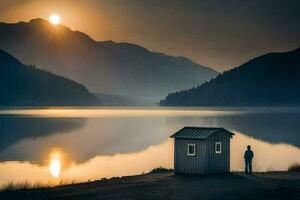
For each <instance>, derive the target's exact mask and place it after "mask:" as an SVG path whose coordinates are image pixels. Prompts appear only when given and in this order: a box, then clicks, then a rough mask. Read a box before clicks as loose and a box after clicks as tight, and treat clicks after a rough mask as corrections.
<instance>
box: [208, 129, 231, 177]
mask: <svg viewBox="0 0 300 200" xmlns="http://www.w3.org/2000/svg"><path fill="white" fill-rule="evenodd" d="M230 138H231V136H230V135H229V134H226V133H224V132H222V131H219V132H217V133H214V134H212V135H211V136H209V137H208V138H207V139H206V158H205V165H206V166H205V169H206V170H205V173H206V174H215V173H226V172H229V171H230ZM216 142H221V143H222V147H221V148H222V153H216V152H215V145H216Z"/></svg>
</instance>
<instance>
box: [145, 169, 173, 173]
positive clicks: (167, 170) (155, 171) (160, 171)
mask: <svg viewBox="0 0 300 200" xmlns="http://www.w3.org/2000/svg"><path fill="white" fill-rule="evenodd" d="M165 172H173V169H167V168H163V167H157V168H154V169H152V170H150V171H149V174H157V173H165Z"/></svg>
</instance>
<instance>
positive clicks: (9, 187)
mask: <svg viewBox="0 0 300 200" xmlns="http://www.w3.org/2000/svg"><path fill="white" fill-rule="evenodd" d="M44 187H49V186H47V185H43V184H40V183H36V184H31V183H29V182H24V183H14V182H9V183H6V184H4V185H3V186H2V187H1V188H0V192H12V191H17V190H29V189H38V188H44Z"/></svg>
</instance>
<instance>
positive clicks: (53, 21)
mask: <svg viewBox="0 0 300 200" xmlns="http://www.w3.org/2000/svg"><path fill="white" fill-rule="evenodd" d="M49 21H50V23H51V24H54V25H58V24H59V23H60V16H59V15H58V14H52V15H50V17H49Z"/></svg>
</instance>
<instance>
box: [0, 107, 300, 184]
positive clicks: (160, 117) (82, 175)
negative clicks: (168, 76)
mask: <svg viewBox="0 0 300 200" xmlns="http://www.w3.org/2000/svg"><path fill="white" fill-rule="evenodd" d="M184 126H203V127H224V128H226V129H228V130H230V131H233V132H234V133H235V136H233V139H232V140H231V166H230V168H231V171H242V170H243V167H244V166H243V164H244V163H243V153H244V150H245V148H246V145H248V144H250V145H251V146H252V148H253V151H254V153H255V157H254V160H253V162H254V170H255V171H270V170H272V171H282V170H286V169H287V168H288V167H289V166H290V165H291V164H293V163H295V162H300V137H299V130H300V108H298V107H290V108H278V107H277V108H272V107H253V108H247V107H244V108H230V107H216V108H214V107H199V108H197V107H195V108H189V109H186V108H185V109H184V108H169V109H158V108H114V107H112V108H109V107H107V108H98V107H95V108H80V107H79V108H50V109H48V108H45V109H44V108H41V109H30V108H28V109H5V108H4V109H2V110H1V111H0V133H1V135H0V184H4V183H7V182H10V181H13V182H22V181H30V182H40V183H53V184H56V183H57V182H59V180H69V181H78V182H79V181H87V180H94V179H101V178H107V177H114V176H125V175H133V174H140V173H143V172H148V171H149V170H151V169H153V168H155V167H159V166H162V167H166V168H173V140H172V139H170V138H169V136H170V135H171V134H173V133H174V132H176V131H177V130H179V129H181V128H182V127H184ZM53 161H57V162H59V164H57V165H58V166H57V170H56V172H53V171H51V167H50V166H51V164H53ZM54 164H55V163H54Z"/></svg>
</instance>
